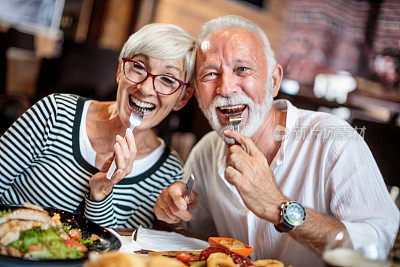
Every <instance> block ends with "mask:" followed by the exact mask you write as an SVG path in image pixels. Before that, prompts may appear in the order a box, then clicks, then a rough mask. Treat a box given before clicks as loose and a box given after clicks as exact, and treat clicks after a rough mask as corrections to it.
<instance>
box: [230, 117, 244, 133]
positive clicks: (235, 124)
mask: <svg viewBox="0 0 400 267" xmlns="http://www.w3.org/2000/svg"><path fill="white" fill-rule="evenodd" d="M229 122H230V123H231V124H232V125H233V129H234V130H235V131H237V132H238V131H239V124H240V123H241V122H242V114H238V113H235V114H230V115H229Z"/></svg>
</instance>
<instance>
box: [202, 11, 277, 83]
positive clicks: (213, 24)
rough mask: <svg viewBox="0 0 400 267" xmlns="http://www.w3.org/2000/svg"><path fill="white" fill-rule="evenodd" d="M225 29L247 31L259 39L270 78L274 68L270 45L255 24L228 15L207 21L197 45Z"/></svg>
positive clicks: (274, 63) (274, 61)
mask: <svg viewBox="0 0 400 267" xmlns="http://www.w3.org/2000/svg"><path fill="white" fill-rule="evenodd" d="M227 28H244V29H248V30H250V31H252V32H254V33H255V34H256V35H257V36H258V37H259V38H260V39H261V41H262V42H263V45H264V51H265V55H266V56H267V67H268V75H269V76H270V75H271V74H272V70H273V68H274V66H275V65H276V60H275V56H274V52H273V51H272V49H271V45H270V44H269V41H268V38H267V35H266V34H265V33H264V31H263V30H262V29H261V28H260V27H259V26H258V25H257V24H255V23H254V22H252V21H250V20H247V19H245V18H243V17H240V16H235V15H229V16H223V17H218V18H216V19H213V20H210V21H207V22H206V23H204V24H203V26H202V27H201V32H200V35H199V38H198V45H200V44H201V42H203V40H204V39H205V38H206V37H207V36H208V35H210V34H212V33H215V32H217V31H219V30H222V29H227Z"/></svg>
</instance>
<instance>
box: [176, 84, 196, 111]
mask: <svg viewBox="0 0 400 267" xmlns="http://www.w3.org/2000/svg"><path fill="white" fill-rule="evenodd" d="M193 92H194V88H193V87H192V86H189V85H188V86H187V87H186V90H185V92H184V93H183V95H181V96H180V97H179V98H178V100H177V101H176V103H175V105H174V107H173V108H172V109H173V110H174V111H178V110H180V109H181V108H183V107H184V106H185V105H186V103H187V102H188V101H189V99H190V97H191V96H192V95H193Z"/></svg>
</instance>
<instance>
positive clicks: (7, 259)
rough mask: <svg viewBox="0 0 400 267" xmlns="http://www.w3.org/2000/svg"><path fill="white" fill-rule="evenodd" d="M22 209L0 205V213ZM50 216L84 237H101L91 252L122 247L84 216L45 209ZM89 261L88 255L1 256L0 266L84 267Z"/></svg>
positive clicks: (109, 234) (108, 233)
mask: <svg viewBox="0 0 400 267" xmlns="http://www.w3.org/2000/svg"><path fill="white" fill-rule="evenodd" d="M18 208H22V205H4V204H0V211H2V210H8V209H10V210H15V209H18ZM44 209H45V210H46V211H47V212H48V213H49V215H51V216H53V215H54V214H56V213H57V214H59V215H60V220H61V222H63V223H67V224H69V225H71V226H72V227H75V228H79V229H80V230H81V232H82V236H90V235H91V234H96V235H98V236H99V237H100V241H98V242H96V243H94V244H93V246H92V247H91V248H90V251H96V252H106V251H110V250H118V249H119V248H120V247H121V242H120V241H119V239H118V238H117V237H116V236H115V235H114V234H112V233H111V232H110V231H108V230H107V229H105V228H104V227H101V226H100V225H98V224H96V223H94V222H92V221H90V220H88V219H87V218H85V217H83V216H82V215H79V214H76V213H72V212H68V211H64V210H60V209H56V208H44ZM86 259H87V254H86V255H85V256H84V257H83V258H81V259H62V260H61V259H60V260H56V259H24V258H19V257H13V256H5V255H0V266H42V265H46V266H82V264H83V262H84V261H85V260H86Z"/></svg>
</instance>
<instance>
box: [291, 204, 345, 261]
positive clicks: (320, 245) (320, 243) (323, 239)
mask: <svg viewBox="0 0 400 267" xmlns="http://www.w3.org/2000/svg"><path fill="white" fill-rule="evenodd" d="M306 212H307V218H306V220H305V222H304V224H302V225H301V226H299V227H297V228H295V229H293V230H292V231H290V232H289V233H288V234H290V236H291V237H292V238H293V239H295V240H296V241H298V242H300V243H301V244H303V245H304V246H306V247H308V248H310V249H311V250H313V251H314V252H316V253H317V254H318V255H322V252H323V250H324V248H325V246H326V244H327V243H328V241H329V239H330V238H332V237H333V234H334V233H337V232H338V231H343V233H344V234H345V236H344V238H346V239H350V236H349V234H348V232H347V230H346V227H345V226H344V224H343V223H342V222H340V221H338V220H336V219H332V218H329V217H326V216H324V215H322V214H320V213H318V212H316V211H314V210H312V209H306Z"/></svg>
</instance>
